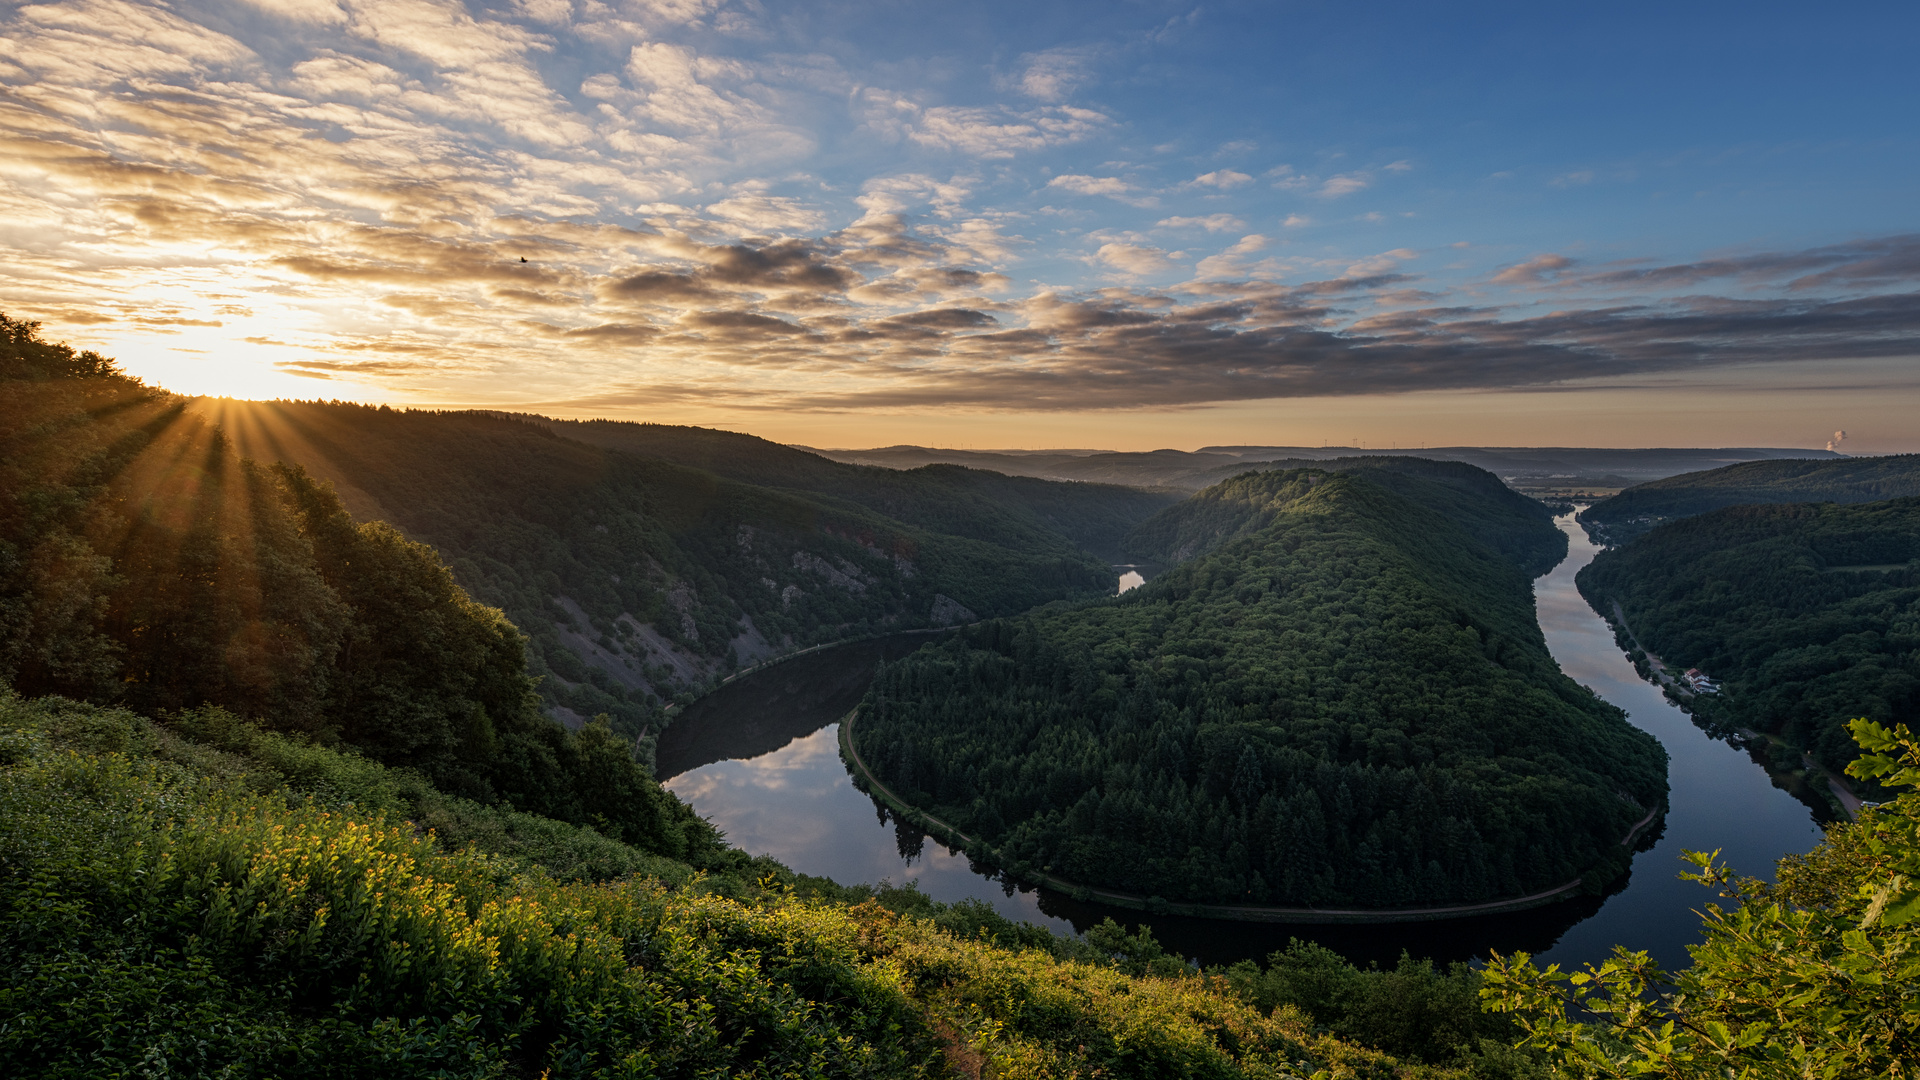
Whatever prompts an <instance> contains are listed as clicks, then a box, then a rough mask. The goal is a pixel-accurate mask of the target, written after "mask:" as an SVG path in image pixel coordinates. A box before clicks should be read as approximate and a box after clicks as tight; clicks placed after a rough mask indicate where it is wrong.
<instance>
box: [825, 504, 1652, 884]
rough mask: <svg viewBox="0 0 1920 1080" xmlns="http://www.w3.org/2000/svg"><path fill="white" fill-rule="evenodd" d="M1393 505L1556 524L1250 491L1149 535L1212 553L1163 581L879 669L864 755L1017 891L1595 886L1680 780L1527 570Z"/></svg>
mask: <svg viewBox="0 0 1920 1080" xmlns="http://www.w3.org/2000/svg"><path fill="white" fill-rule="evenodd" d="M1461 468H1466V467H1465V466H1462V467H1461ZM1482 475H1484V474H1482ZM1488 479H1489V480H1490V479H1491V478H1488ZM1493 486H1494V487H1496V488H1497V487H1498V485H1497V483H1496V484H1495V485H1493ZM1399 487H1407V488H1408V489H1409V490H1412V491H1414V492H1415V493H1416V494H1417V495H1418V496H1419V498H1420V499H1424V500H1430V501H1432V502H1434V503H1435V504H1436V505H1439V506H1443V507H1444V506H1453V507H1454V508H1455V509H1456V510H1457V511H1458V513H1457V515H1452V516H1458V517H1460V518H1461V519H1462V520H1466V521H1469V522H1479V523H1481V525H1482V526H1483V527H1491V526H1492V524H1493V523H1495V522H1500V521H1504V522H1505V531H1507V532H1509V533H1511V534H1512V535H1515V536H1521V537H1524V536H1528V535H1530V534H1536V533H1538V532H1539V531H1540V530H1542V529H1547V530H1551V529H1552V526H1551V524H1550V523H1547V522H1545V521H1543V520H1542V516H1541V514H1542V511H1540V510H1539V509H1538V508H1537V504H1533V505H1531V506H1526V505H1520V504H1525V503H1529V502H1530V500H1525V499H1520V498H1519V497H1517V496H1512V493H1510V492H1505V491H1504V490H1502V491H1500V492H1499V493H1498V497H1497V498H1489V497H1488V495H1489V492H1486V491H1481V490H1477V489H1480V488H1485V487H1486V485H1485V484H1484V483H1475V484H1468V485H1466V486H1465V487H1455V486H1450V485H1447V484H1442V483H1436V482H1433V481H1429V480H1424V479H1421V478H1420V477H1417V476H1408V475H1406V474H1396V473H1392V472H1388V471H1382V470H1378V469H1371V468H1369V469H1362V470H1356V471H1354V472H1348V473H1328V472H1325V471H1321V470H1315V469H1300V470H1293V471H1286V472H1266V473H1250V474H1247V475H1244V476H1241V477H1238V478H1236V479H1234V480H1231V481H1228V482H1226V483H1224V484H1221V485H1220V486H1219V487H1217V488H1215V489H1210V490H1209V491H1207V492H1203V493H1201V494H1200V495H1199V496H1196V497H1195V498H1194V499H1193V500H1190V501H1189V502H1188V503H1183V504H1181V506H1179V507H1176V508H1174V509H1173V510H1170V511H1167V512H1165V513H1164V514H1163V515H1162V516H1161V517H1159V518H1156V519H1155V521H1154V522H1153V523H1151V524H1150V525H1148V526H1143V529H1142V530H1141V532H1142V534H1144V535H1142V537H1141V539H1142V541H1143V542H1152V543H1155V544H1158V545H1159V547H1158V550H1163V551H1167V552H1168V553H1169V554H1175V555H1178V554H1180V553H1182V552H1183V551H1185V550H1187V549H1188V548H1189V547H1190V548H1191V549H1192V550H1194V551H1200V552H1203V553H1202V554H1200V555H1198V557H1196V558H1193V559H1192V560H1191V561H1189V562H1186V563H1184V564H1182V565H1180V566H1178V567H1175V568H1174V569H1173V570H1171V571H1169V572H1167V573H1166V574H1164V575H1162V576H1160V577H1158V578H1155V579H1154V580H1152V581H1150V582H1148V583H1147V584H1146V585H1144V586H1142V587H1140V588H1138V589H1135V590H1133V591H1131V592H1129V593H1127V594H1126V595H1125V596H1123V597H1120V598H1117V599H1114V600H1108V601H1102V602H1099V603H1096V604H1092V605H1087V606H1081V607H1077V608H1052V609H1047V610H1044V611H1041V612H1036V613H1033V614H1030V615H1027V616H1023V617H1020V618H1016V619H1001V620H994V621H991V622H988V623H985V624H982V625H980V626H977V627H972V628H969V629H966V630H963V631H961V632H960V633H959V634H957V635H955V636H954V637H953V638H951V639H949V640H948V641H946V642H943V643H941V644H938V645H933V646H929V647H927V648H925V649H922V650H921V651H920V652H918V653H916V654H914V655H913V656H911V657H908V658H907V659H905V660H903V661H901V662H899V663H897V664H893V665H889V666H887V667H886V668H884V669H883V670H882V673H881V674H880V676H879V677H878V678H877V679H876V680H875V682H874V685H873V688H872V689H871V690H870V691H869V693H868V695H867V698H866V701H865V703H864V704H863V705H862V707H861V713H860V717H859V721H858V724H857V726H856V728H855V735H854V739H855V742H856V748H857V750H858V752H859V754H860V755H861V757H862V758H863V759H864V760H865V762H867V764H868V765H869V766H871V767H872V768H873V769H874V770H875V772H876V773H877V774H878V775H879V777H880V779H881V780H882V781H883V782H884V783H886V784H887V785H888V786H889V787H891V788H892V789H893V790H894V791H895V792H897V793H898V794H899V795H900V796H901V797H902V798H904V799H905V800H907V801H909V802H911V803H912V804H913V805H915V806H917V807H921V808H924V809H925V810H926V811H928V812H929V813H931V814H933V815H935V816H936V817H937V818H938V819H939V820H941V821H944V822H947V823H950V824H951V825H952V826H953V827H955V828H957V829H959V830H961V831H962V832H963V833H965V834H967V835H970V836H976V837H979V838H981V843H982V846H981V848H980V850H979V851H978V852H976V853H975V854H976V855H977V856H978V857H981V858H989V859H991V860H992V861H994V862H995V863H997V864H998V865H1000V866H1003V867H1006V868H1008V869H1010V870H1011V871H1012V872H1013V873H1014V874H1015V875H1016V876H1020V875H1026V876H1036V875H1049V876H1057V878H1058V879H1065V880H1066V881H1069V882H1077V883H1082V884H1086V885H1089V886H1095V887H1104V888H1109V889H1116V890H1120V891H1122V892H1125V893H1131V894H1134V895H1136V896H1146V897H1153V896H1158V897H1161V898H1164V899H1166V900H1170V901H1196V902H1208V903H1225V904H1252V905H1275V906H1284V907H1303V906H1315V907H1320V906H1334V907H1342V908H1347V907H1351V908H1365V909H1376V910H1377V909H1390V908H1396V907H1412V906H1419V905H1423V904H1436V903H1479V902H1485V901H1490V900H1495V899H1501V898H1509V897H1517V896H1525V895H1528V894H1532V893H1535V892H1538V891H1541V890H1545V889H1552V888H1555V887H1558V886H1561V885H1563V884H1565V883H1566V882H1568V881H1569V880H1571V879H1574V878H1576V877H1580V878H1582V880H1583V883H1584V884H1585V885H1586V886H1587V887H1589V888H1593V889H1597V888H1598V887H1599V886H1600V885H1601V884H1603V883H1604V882H1605V881H1606V880H1608V879H1610V878H1611V877H1614V876H1616V875H1618V874H1619V873H1620V872H1621V870H1622V869H1624V867H1625V865H1626V862H1627V860H1628V858H1629V855H1630V851H1629V848H1628V847H1626V846H1623V844H1622V841H1623V838H1625V837H1630V836H1631V835H1632V834H1633V831H1634V830H1633V826H1634V824H1635V822H1637V821H1640V820H1642V819H1643V818H1645V817H1647V816H1649V812H1650V811H1657V810H1658V809H1659V808H1660V807H1661V806H1662V805H1663V804H1664V802H1665V798H1666V778H1665V768H1664V757H1665V755H1664V753H1663V752H1662V751H1661V749H1660V747H1659V745H1658V744H1657V743H1655V742H1654V740H1653V739H1652V738H1650V737H1649V736H1647V735H1646V734H1645V733H1644V732H1641V731H1639V730H1638V729H1636V728H1633V727H1632V726H1630V725H1628V724H1627V723H1626V722H1625V720H1624V718H1623V717H1622V716H1621V714H1620V712H1619V711H1618V710H1617V709H1615V708H1613V707H1612V706H1610V705H1607V704H1606V703H1604V702H1602V701H1600V700H1599V699H1598V698H1596V697H1594V696H1593V694H1592V693H1591V692H1590V691H1587V690H1585V689H1584V688H1582V687H1580V686H1578V685H1576V684H1575V683H1573V682H1572V681H1571V680H1569V679H1568V678H1566V676H1564V675H1562V674H1561V673H1560V670H1559V668H1558V666H1557V665H1555V663H1554V661H1553V658H1552V656H1551V655H1550V654H1549V653H1548V652H1547V648H1546V643H1545V641H1544V640H1543V638H1542V636H1541V633H1540V628H1539V625H1538V623H1537V622H1536V621H1535V619H1534V613H1533V604H1532V593H1531V590H1530V587H1529V582H1528V576H1527V574H1526V572H1524V571H1523V570H1522V569H1521V568H1520V567H1519V566H1518V565H1516V562H1515V561H1514V560H1512V559H1510V558H1508V557H1505V556H1503V555H1501V554H1500V553H1498V552H1496V551H1495V550H1494V549H1493V548H1492V547H1490V546H1489V545H1487V544H1485V543H1483V542H1481V541H1480V540H1479V539H1477V538H1476V537H1475V536H1474V535H1473V534H1471V533H1469V532H1468V531H1467V530H1466V529H1463V528H1462V527H1461V526H1460V525H1457V524H1455V523H1454V521H1453V520H1451V516H1450V515H1444V514H1442V513H1441V512H1440V511H1439V510H1437V509H1434V508H1431V507H1429V506H1426V505H1423V504H1422V502H1420V501H1416V500H1415V499H1414V498H1410V497H1408V496H1407V495H1405V494H1401V493H1400V491H1399V490H1397V489H1398V488H1399ZM1509 497H1510V498H1512V499H1514V500H1517V501H1515V502H1512V503H1509V502H1508V501H1507V500H1508V498H1509Z"/></svg>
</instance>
